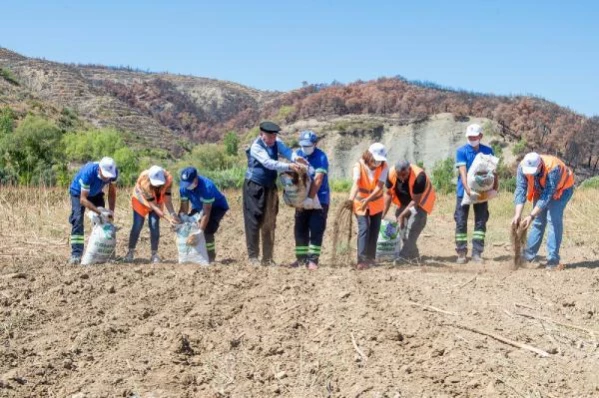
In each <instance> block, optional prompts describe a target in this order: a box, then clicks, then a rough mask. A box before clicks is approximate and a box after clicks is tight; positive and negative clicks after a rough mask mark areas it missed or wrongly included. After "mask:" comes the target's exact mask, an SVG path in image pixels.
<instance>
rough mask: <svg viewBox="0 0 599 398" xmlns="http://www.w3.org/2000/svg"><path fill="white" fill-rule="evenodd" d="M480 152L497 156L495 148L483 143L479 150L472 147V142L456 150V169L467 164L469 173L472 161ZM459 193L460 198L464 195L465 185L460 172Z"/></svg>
mask: <svg viewBox="0 0 599 398" xmlns="http://www.w3.org/2000/svg"><path fill="white" fill-rule="evenodd" d="M479 153H482V154H483V155H493V156H495V153H494V152H493V148H491V147H489V146H486V145H483V144H479V145H478V151H477V150H475V149H474V148H473V147H471V146H470V144H466V145H464V146H461V147H459V148H458V150H457V151H456V155H455V167H456V169H459V168H460V166H466V173H468V170H469V169H470V166H472V162H474V158H475V157H476V155H478V154H479ZM457 194H458V197H459V198H461V197H463V196H464V185H463V184H462V178H461V177H460V175H459V174H458V186H457Z"/></svg>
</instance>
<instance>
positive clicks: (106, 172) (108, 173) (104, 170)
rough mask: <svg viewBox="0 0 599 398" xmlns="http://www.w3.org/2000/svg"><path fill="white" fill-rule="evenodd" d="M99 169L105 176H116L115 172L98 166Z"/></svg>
mask: <svg viewBox="0 0 599 398" xmlns="http://www.w3.org/2000/svg"><path fill="white" fill-rule="evenodd" d="M100 170H101V171H102V175H103V176H104V177H106V178H114V177H116V172H113V171H110V170H106V169H103V168H102V167H100Z"/></svg>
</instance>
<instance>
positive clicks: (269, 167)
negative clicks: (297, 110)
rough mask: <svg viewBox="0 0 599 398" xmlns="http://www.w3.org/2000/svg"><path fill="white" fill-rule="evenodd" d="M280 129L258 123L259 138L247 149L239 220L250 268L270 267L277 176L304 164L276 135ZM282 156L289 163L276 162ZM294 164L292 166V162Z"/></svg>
mask: <svg viewBox="0 0 599 398" xmlns="http://www.w3.org/2000/svg"><path fill="white" fill-rule="evenodd" d="M280 131H281V128H280V127H279V126H278V125H276V124H275V123H273V122H268V121H265V122H262V123H260V136H259V137H258V138H256V140H254V142H253V143H252V145H251V146H250V147H249V148H248V149H247V151H246V154H247V158H248V168H247V171H246V173H245V181H244V182H243V219H244V224H245V239H246V244H247V250H248V256H249V260H250V263H251V264H252V265H260V261H259V259H258V256H259V254H260V248H259V245H260V234H261V235H262V264H264V265H271V264H273V259H272V255H273V249H274V238H275V220H276V217H277V213H278V211H279V198H278V194H277V185H276V181H277V175H278V173H282V172H286V171H295V172H300V171H302V169H303V170H305V169H306V166H307V162H306V160H305V159H303V158H301V157H300V156H298V155H297V154H296V153H294V152H293V151H292V150H291V149H289V148H288V147H287V146H286V145H285V144H284V143H283V141H281V140H280V139H279V138H278V137H277V134H279V132H280ZM279 156H282V157H284V158H286V159H288V160H289V161H291V162H293V163H286V162H281V161H279ZM296 161H297V162H298V163H299V164H298V163H295V162H296Z"/></svg>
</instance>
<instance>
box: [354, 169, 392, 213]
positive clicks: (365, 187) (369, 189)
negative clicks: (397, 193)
mask: <svg viewBox="0 0 599 398" xmlns="http://www.w3.org/2000/svg"><path fill="white" fill-rule="evenodd" d="M356 165H357V166H358V167H359V168H360V179H359V180H358V182H357V184H358V195H357V197H358V198H361V199H364V198H367V197H368V196H370V195H371V194H372V193H373V192H374V190H375V188H376V186H377V185H378V182H379V179H380V177H381V173H382V172H383V168H384V167H385V166H386V163H385V162H383V163H382V164H381V165H380V166H379V167H377V168H376V169H375V171H374V176H373V178H372V180H371V179H370V178H369V177H368V171H367V170H366V165H365V164H364V163H363V162H362V161H360V162H358V163H357V164H356ZM361 206H362V203H361V202H360V201H359V200H354V213H355V214H357V215H359V216H363V215H366V213H367V212H368V213H369V214H370V215H371V216H372V215H375V214H378V213H380V212H382V211H383V210H384V209H385V201H384V199H383V190H381V192H380V193H379V195H378V196H377V197H376V198H374V199H372V200H371V201H370V202H368V205H367V206H366V209H365V210H361V209H360V207H361Z"/></svg>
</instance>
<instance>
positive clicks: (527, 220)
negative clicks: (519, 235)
mask: <svg viewBox="0 0 599 398" xmlns="http://www.w3.org/2000/svg"><path fill="white" fill-rule="evenodd" d="M531 223H532V217H531V216H528V217H525V218H524V220H522V222H520V227H521V228H524V229H526V228H528V227H529V226H530V224H531Z"/></svg>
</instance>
